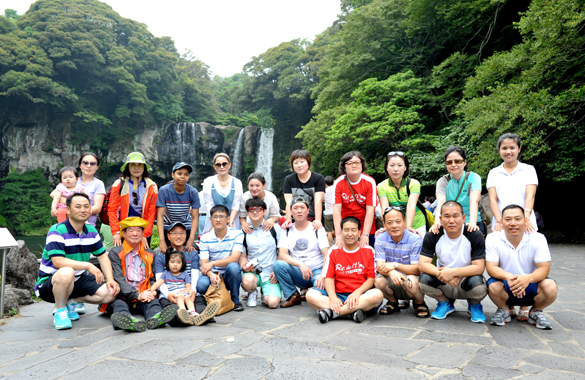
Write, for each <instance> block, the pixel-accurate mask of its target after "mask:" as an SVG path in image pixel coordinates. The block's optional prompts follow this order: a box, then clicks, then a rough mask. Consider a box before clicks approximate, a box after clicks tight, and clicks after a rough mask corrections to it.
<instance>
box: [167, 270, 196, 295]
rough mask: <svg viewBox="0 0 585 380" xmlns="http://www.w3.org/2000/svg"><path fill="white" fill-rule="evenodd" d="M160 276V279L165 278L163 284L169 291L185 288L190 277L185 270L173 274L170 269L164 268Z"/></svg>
mask: <svg viewBox="0 0 585 380" xmlns="http://www.w3.org/2000/svg"><path fill="white" fill-rule="evenodd" d="M160 278H161V280H165V285H166V286H167V288H168V289H169V292H174V291H175V290H182V289H185V286H186V284H187V283H191V278H190V277H189V274H188V272H187V271H184V272H181V273H180V274H179V275H178V276H175V275H173V274H172V273H171V271H168V270H165V271H164V272H163V274H162V276H160Z"/></svg>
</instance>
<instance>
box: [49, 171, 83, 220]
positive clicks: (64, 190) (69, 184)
mask: <svg viewBox="0 0 585 380" xmlns="http://www.w3.org/2000/svg"><path fill="white" fill-rule="evenodd" d="M59 179H60V180H61V183H60V184H58V185H57V187H56V188H55V190H53V191H52V192H51V198H53V203H52V204H51V216H55V217H57V222H59V223H61V222H64V221H65V220H66V219H67V205H66V204H65V203H66V202H67V197H68V196H70V195H71V194H73V193H82V192H83V185H81V184H80V185H77V170H75V168H73V167H71V166H65V167H64V168H62V169H61V170H59Z"/></svg>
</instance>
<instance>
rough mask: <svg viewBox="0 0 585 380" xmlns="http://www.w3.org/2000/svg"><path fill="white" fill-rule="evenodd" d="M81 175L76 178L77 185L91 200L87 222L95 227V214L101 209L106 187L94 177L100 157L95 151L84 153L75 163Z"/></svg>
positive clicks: (98, 166)
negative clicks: (81, 187)
mask: <svg viewBox="0 0 585 380" xmlns="http://www.w3.org/2000/svg"><path fill="white" fill-rule="evenodd" d="M77 166H78V167H79V170H80V172H81V175H80V176H79V179H78V180H77V185H81V186H83V192H84V193H85V194H87V195H88V196H89V200H90V201H91V217H90V218H89V220H88V221H87V223H89V224H91V225H92V226H94V227H95V222H96V220H97V215H96V214H99V213H100V211H101V210H102V205H103V204H104V198H105V197H106V187H105V186H104V183H103V182H102V181H101V180H99V179H97V178H96V177H95V173H96V172H97V171H98V169H99V168H100V159H99V158H98V156H96V155H95V153H91V152H87V153H84V154H83V155H82V156H81V158H80V159H79V162H78V164H77Z"/></svg>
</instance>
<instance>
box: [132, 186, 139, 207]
mask: <svg viewBox="0 0 585 380" xmlns="http://www.w3.org/2000/svg"><path fill="white" fill-rule="evenodd" d="M132 197H133V200H132V203H134V206H138V193H137V192H136V190H134V191H133V192H132Z"/></svg>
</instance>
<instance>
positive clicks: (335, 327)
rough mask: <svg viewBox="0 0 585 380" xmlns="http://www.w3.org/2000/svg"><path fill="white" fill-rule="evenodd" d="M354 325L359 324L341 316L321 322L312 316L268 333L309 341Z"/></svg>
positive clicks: (323, 337) (325, 337)
mask: <svg viewBox="0 0 585 380" xmlns="http://www.w3.org/2000/svg"><path fill="white" fill-rule="evenodd" d="M356 326H359V325H358V324H356V323H355V322H354V321H353V320H348V319H341V318H340V319H335V320H332V321H330V322H329V323H324V324H323V323H321V322H319V319H318V318H317V316H313V318H309V319H306V320H304V321H302V322H298V323H295V324H293V325H290V326H286V327H283V328H281V329H278V330H275V331H272V332H270V335H275V336H279V337H282V338H289V339H297V340H306V341H310V342H320V341H323V340H325V339H327V338H331V337H333V336H336V335H339V334H342V333H344V332H346V331H349V330H351V329H353V328H355V327H356Z"/></svg>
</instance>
